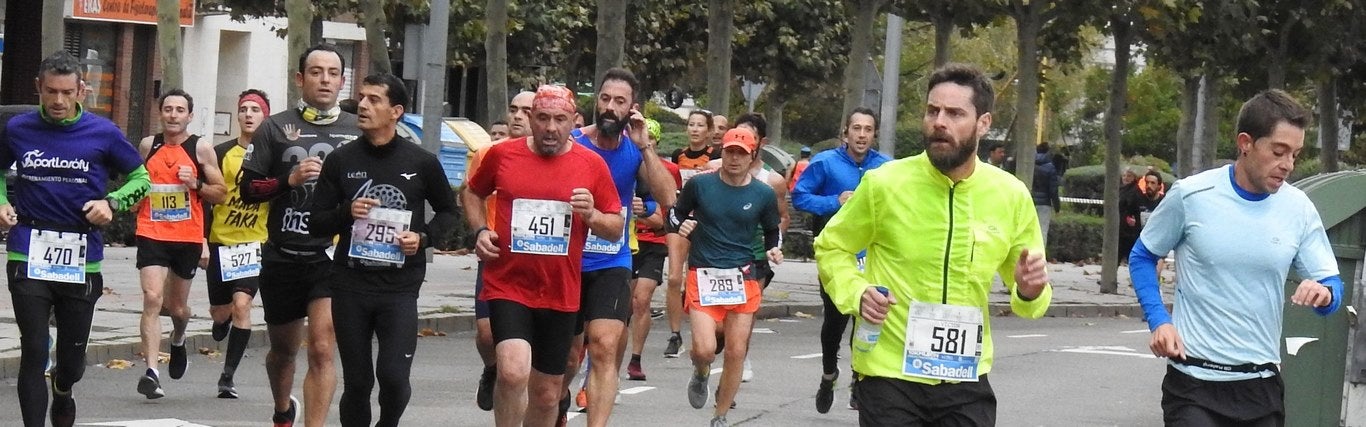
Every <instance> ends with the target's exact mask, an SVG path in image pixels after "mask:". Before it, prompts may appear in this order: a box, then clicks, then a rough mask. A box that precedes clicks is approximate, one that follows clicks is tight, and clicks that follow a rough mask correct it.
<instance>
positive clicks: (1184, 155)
mask: <svg viewBox="0 0 1366 427" xmlns="http://www.w3.org/2000/svg"><path fill="white" fill-rule="evenodd" d="M1182 81H1183V86H1182V87H1183V89H1182V91H1181V123H1180V125H1178V126H1177V128H1176V166H1177V167H1176V170H1173V171H1172V172H1173V173H1175V174H1176V176H1177V177H1178V178H1184V177H1187V176H1190V175H1191V174H1192V171H1194V170H1195V168H1194V166H1195V157H1194V156H1193V154H1194V153H1193V151H1194V150H1193V149H1194V146H1195V118H1196V113H1197V110H1198V109H1199V99H1200V78H1199V77H1196V76H1186V77H1183V78H1182Z"/></svg>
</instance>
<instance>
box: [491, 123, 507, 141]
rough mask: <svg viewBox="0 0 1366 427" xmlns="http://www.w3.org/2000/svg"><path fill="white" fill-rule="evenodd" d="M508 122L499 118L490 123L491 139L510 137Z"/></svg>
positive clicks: (499, 139)
mask: <svg viewBox="0 0 1366 427" xmlns="http://www.w3.org/2000/svg"><path fill="white" fill-rule="evenodd" d="M508 135H509V134H508V122H505V121H502V120H499V121H496V122H493V124H491V125H489V140H490V141H502V140H504V139H508Z"/></svg>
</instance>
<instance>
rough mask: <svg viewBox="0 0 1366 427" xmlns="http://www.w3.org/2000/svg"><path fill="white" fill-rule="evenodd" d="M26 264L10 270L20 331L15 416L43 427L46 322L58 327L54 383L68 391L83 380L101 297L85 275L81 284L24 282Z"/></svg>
mask: <svg viewBox="0 0 1366 427" xmlns="http://www.w3.org/2000/svg"><path fill="white" fill-rule="evenodd" d="M27 269H28V263H25V262H10V263H9V264H8V268H7V270H8V276H9V289H10V297H11V298H12V299H13V302H14V319H15V323H16V324H18V325H19V343H20V344H19V346H20V348H21V350H20V356H19V384H18V387H17V388H18V389H19V410H20V412H21V413H22V414H23V417H24V425H29V426H41V425H45V423H46V422H47V403H48V401H47V395H48V388H47V381H46V380H45V379H44V378H43V371H44V370H45V369H46V368H47V361H48V348H47V345H48V338H49V335H48V329H47V327H48V318H49V316H54V314H55V316H54V318H55V319H56V324H57V336H56V341H55V342H56V346H55V347H56V352H57V361H56V362H57V363H56V364H55V365H54V368H53V370H52V381H53V383H55V384H56V386H57V388H58V389H59V390H64V391H71V387H72V386H74V385H75V384H76V383H77V382H79V381H80V380H81V377H82V376H84V375H85V347H86V345H85V344H86V342H87V341H88V340H89V339H90V321H91V318H92V317H94V315H95V301H97V300H99V298H100V295H101V294H103V292H104V279H103V277H101V276H100V274H99V273H86V275H85V284H75V283H58V282H48V281H41V280H32V279H28V278H27V276H26V274H25V272H26V271H27Z"/></svg>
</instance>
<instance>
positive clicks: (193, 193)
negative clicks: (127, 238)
mask: <svg viewBox="0 0 1366 427" xmlns="http://www.w3.org/2000/svg"><path fill="white" fill-rule="evenodd" d="M160 106H161V107H160V108H161V127H162V131H161V133H159V134H156V135H153V136H149V137H146V138H143V139H142V142H141V143H139V144H138V152H139V153H141V154H142V157H143V158H144V159H147V163H146V166H147V173H148V175H149V177H150V178H151V180H152V185H151V191H150V192H149V193H148V194H147V200H146V203H144V204H142V205H139V208H138V214H137V216H138V222H137V245H138V255H137V268H138V278H139V279H140V281H141V282H142V320H141V323H140V325H141V328H140V329H141V332H142V347H141V350H142V359H143V360H144V361H145V362H146V363H147V372H146V373H144V374H143V375H142V377H141V378H139V379H138V386H137V390H138V393H142V395H143V396H146V397H147V398H148V399H159V398H161V397H163V396H165V395H166V393H165V391H164V390H162V388H161V377H160V372H159V371H158V370H157V364H158V362H160V360H158V359H160V357H161V315H162V313H166V314H168V315H170V317H171V327H172V329H171V360H170V374H171V379H180V377H181V376H183V375H185V368H186V367H187V366H188V365H189V363H190V362H189V354H188V352H187V351H186V349H185V327H186V326H188V325H189V322H190V305H189V298H190V280H191V279H194V273H195V270H196V269H197V268H199V264H200V257H201V255H203V254H204V251H205V250H206V247H205V245H207V243H206V241H205V239H204V229H205V228H204V225H205V222H204V203H210V204H218V203H223V201H224V200H225V199H226V198H227V192H228V187H227V185H226V184H225V183H224V182H223V173H222V172H220V171H219V169H218V155H217V154H216V153H214V151H213V145H211V144H210V143H208V142H204V143H201V142H200V140H199V135H191V134H190V132H189V129H187V127H188V126H189V125H190V122H191V121H193V120H194V98H191V97H190V95H189V94H187V93H185V91H183V90H180V89H171V90H169V91H167V92H166V93H165V94H163V95H161V101H160Z"/></svg>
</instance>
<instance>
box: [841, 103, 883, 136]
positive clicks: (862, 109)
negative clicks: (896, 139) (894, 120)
mask: <svg viewBox="0 0 1366 427" xmlns="http://www.w3.org/2000/svg"><path fill="white" fill-rule="evenodd" d="M855 114H865V115H867V116H868V117H872V118H873V132H877V113H875V112H873V109H872V108H868V107H854V109H853V110H850V111H849V114H848V115H846V116H844V130H845V131H846V132H847V131H849V123H852V122H853V121H854V115H855Z"/></svg>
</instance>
